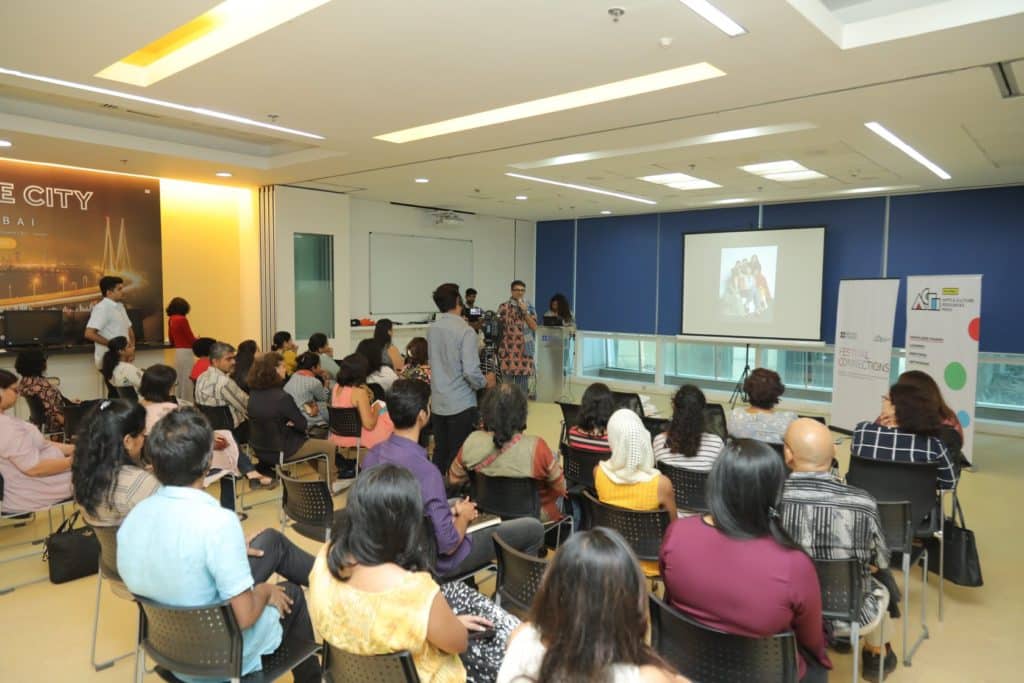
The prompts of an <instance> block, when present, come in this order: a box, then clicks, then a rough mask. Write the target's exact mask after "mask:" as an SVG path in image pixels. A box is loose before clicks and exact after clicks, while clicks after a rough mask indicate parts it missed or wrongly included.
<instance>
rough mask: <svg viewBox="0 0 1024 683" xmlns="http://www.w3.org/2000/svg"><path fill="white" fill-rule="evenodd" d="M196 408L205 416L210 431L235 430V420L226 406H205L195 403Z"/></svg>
mask: <svg viewBox="0 0 1024 683" xmlns="http://www.w3.org/2000/svg"><path fill="white" fill-rule="evenodd" d="M196 408H198V409H199V412H201V413H202V414H203V415H205V416H206V419H207V421H208V422H209V423H210V427H211V428H212V429H226V430H228V431H229V432H230V431H232V430H233V429H234V428H235V418H234V416H232V415H231V408H229V407H228V406H206V405H203V404H201V403H197V404H196Z"/></svg>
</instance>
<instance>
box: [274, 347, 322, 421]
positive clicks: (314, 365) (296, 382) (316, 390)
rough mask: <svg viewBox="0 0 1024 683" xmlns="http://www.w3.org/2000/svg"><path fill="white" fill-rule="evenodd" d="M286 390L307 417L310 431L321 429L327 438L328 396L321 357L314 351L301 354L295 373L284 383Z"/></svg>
mask: <svg viewBox="0 0 1024 683" xmlns="http://www.w3.org/2000/svg"><path fill="white" fill-rule="evenodd" d="M284 390H285V393H287V394H288V395H289V396H291V397H292V400H294V401H295V406H296V407H297V408H298V409H299V410H301V411H302V413H303V415H305V416H306V422H307V423H309V427H310V429H313V428H314V427H320V428H322V433H321V436H326V435H327V400H328V395H327V387H325V386H324V382H323V380H322V379H321V378H320V356H318V355H317V354H315V353H313V352H312V351H306V352H305V353H302V354H300V355H299V357H298V358H297V359H296V361H295V372H294V373H293V374H292V376H291V377H289V378H288V381H287V382H285V383H284Z"/></svg>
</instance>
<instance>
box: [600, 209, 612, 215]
mask: <svg viewBox="0 0 1024 683" xmlns="http://www.w3.org/2000/svg"><path fill="white" fill-rule="evenodd" d="M601 215H602V216H608V215H611V211H608V210H607V209H606V210H604V211H602V212H601Z"/></svg>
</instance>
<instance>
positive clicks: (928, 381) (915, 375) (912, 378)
mask: <svg viewBox="0 0 1024 683" xmlns="http://www.w3.org/2000/svg"><path fill="white" fill-rule="evenodd" d="M896 383H897V384H909V385H911V386H914V387H917V388H918V389H919V390H921V391H923V392H924V393H926V394H928V395H929V396H930V397H931V401H933V402H934V403H935V404H936V405H937V406H939V423H940V424H941V425H942V426H943V427H948V428H950V429H952V430H953V431H955V432H956V433H957V435H958V436H959V437H960V444H959V445H957V444H950V443H949V442H947V441H946V439H943V442H944V443H946V447H947V448H950V449H953V450H955V449H956V448H959V446H960V445H963V441H964V428H963V427H962V426H961V425H960V419H959V418H957V416H956V413H954V412H953V409H952V408H950V407H949V406H948V405H947V404H946V401H945V399H943V398H942V392H941V391H940V390H939V385H938V384H936V383H935V380H934V379H932V376H931V375H929V374H928V373H927V372H924V371H922V370H907V371H906V372H904V373H903V374H902V375H900V376H899V378H897V380H896ZM22 393H24V392H22ZM941 436H942V435H941V434H940V438H941Z"/></svg>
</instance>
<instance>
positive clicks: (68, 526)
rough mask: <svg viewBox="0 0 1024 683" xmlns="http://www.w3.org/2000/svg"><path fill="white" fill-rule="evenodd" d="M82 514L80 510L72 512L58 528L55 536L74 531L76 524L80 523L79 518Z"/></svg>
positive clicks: (54, 533)
mask: <svg viewBox="0 0 1024 683" xmlns="http://www.w3.org/2000/svg"><path fill="white" fill-rule="evenodd" d="M80 514H81V511H80V510H75V511H74V512H72V513H71V514H70V515H69V516H68V517H67V518H66V519H65V520H64V521H63V522H61V523H60V526H59V527H57V530H56V531H54V532H53V535H57V534H62V533H64V532H66V531H71V530H72V529H74V528H75V522H77V521H78V516H79V515H80Z"/></svg>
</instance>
